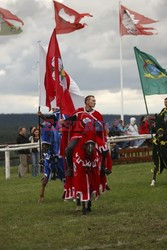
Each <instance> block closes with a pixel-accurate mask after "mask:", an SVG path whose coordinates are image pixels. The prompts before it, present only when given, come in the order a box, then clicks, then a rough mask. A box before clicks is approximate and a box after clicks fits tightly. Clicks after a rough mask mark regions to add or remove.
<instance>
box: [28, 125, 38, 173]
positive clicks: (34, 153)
mask: <svg viewBox="0 0 167 250" xmlns="http://www.w3.org/2000/svg"><path fill="white" fill-rule="evenodd" d="M29 141H30V142H31V143H34V142H39V130H38V129H37V128H35V129H34V130H33V133H32V136H30V138H29ZM39 158H40V155H39V150H38V148H32V149H31V162H32V169H31V174H32V176H37V175H39V174H40V167H39V164H38V163H39Z"/></svg>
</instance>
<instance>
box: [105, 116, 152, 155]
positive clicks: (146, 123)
mask: <svg viewBox="0 0 167 250" xmlns="http://www.w3.org/2000/svg"><path fill="white" fill-rule="evenodd" d="M106 131H107V135H108V137H111V136H112V137H115V136H123V135H130V136H135V135H143V134H150V133H155V116H149V117H147V116H142V117H141V119H140V122H139V123H138V124H137V121H136V118H135V117H131V118H130V120H129V123H127V124H124V122H123V121H122V120H119V119H114V120H113V122H112V123H111V124H110V125H109V124H108V123H107V125H106ZM149 144H150V140H146V139H138V140H129V141H121V142H117V143H113V144H112V157H113V158H118V151H119V149H124V148H138V147H141V146H145V145H147V146H148V145H149Z"/></svg>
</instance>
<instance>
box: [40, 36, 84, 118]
mask: <svg viewBox="0 0 167 250" xmlns="http://www.w3.org/2000/svg"><path fill="white" fill-rule="evenodd" d="M54 35H55V33H54ZM52 36H53V34H52ZM55 40H56V35H55ZM56 41H57V40H56ZM53 42H54V38H53V40H52V46H53ZM55 47H56V45H55ZM52 52H53V51H52ZM48 53H49V48H48ZM53 54H54V53H53ZM50 55H51V54H50ZM47 57H48V55H47ZM51 58H54V55H51ZM47 59H48V58H47ZM49 61H50V62H51V64H50V63H49V64H46V51H45V49H44V48H43V47H42V46H41V45H40V44H39V106H43V107H46V106H47V107H49V108H51V107H52V108H55V107H56V106H58V105H57V95H56V87H55V84H56V83H55V80H54V79H51V81H49V79H50V78H49V75H48V74H49V72H50V74H51V77H52V76H53V78H55V77H54V75H55V73H54V72H55V70H54V68H55V66H54V61H55V59H53V61H52V59H50V60H49ZM46 65H47V67H49V68H47V69H46ZM50 69H51V70H50ZM48 71H49V72H48ZM45 73H46V75H47V78H45ZM52 74H53V75H52ZM65 75H66V81H67V90H66V91H65V92H63V95H62V98H61V100H60V101H62V105H63V110H65V112H64V113H65V114H67V112H68V113H71V110H73V106H74V108H75V109H77V108H79V107H83V106H84V96H83V94H82V93H81V91H80V89H79V87H78V85H77V84H76V83H75V82H74V80H73V79H72V78H71V77H70V76H69V75H68V74H67V73H66V72H65ZM46 79H47V80H48V81H46ZM67 91H68V92H69V94H67ZM61 93H62V91H61ZM66 95H68V96H67V99H66ZM69 95H70V96H71V98H70V102H68V100H69V99H68V98H69ZM59 99H60V98H59ZM71 99H72V103H73V105H72V109H71V108H69V107H68V105H69V104H70V103H71ZM62 105H61V108H62ZM69 109H70V110H69ZM69 111H70V112H69Z"/></svg>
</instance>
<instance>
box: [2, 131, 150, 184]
mask: <svg viewBox="0 0 167 250" xmlns="http://www.w3.org/2000/svg"><path fill="white" fill-rule="evenodd" d="M151 138H152V135H151V134H145V135H131V136H130V135H124V136H111V137H108V138H107V142H108V145H109V147H110V144H111V143H116V142H122V141H134V140H141V139H145V140H146V139H151ZM32 148H39V143H26V144H12V145H7V146H5V147H3V148H0V152H5V177H6V179H10V152H11V151H19V150H23V149H32Z"/></svg>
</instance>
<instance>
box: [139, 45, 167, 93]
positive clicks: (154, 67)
mask: <svg viewBox="0 0 167 250" xmlns="http://www.w3.org/2000/svg"><path fill="white" fill-rule="evenodd" d="M134 51H135V56H136V61H137V66H138V70H139V76H140V81H141V85H142V89H143V94H144V95H155V94H167V71H166V70H165V69H163V68H162V67H161V66H160V65H159V63H158V62H157V60H156V59H155V58H154V57H152V56H150V55H148V54H146V53H144V52H142V51H140V50H139V49H137V48H136V47H134Z"/></svg>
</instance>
